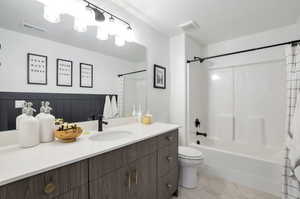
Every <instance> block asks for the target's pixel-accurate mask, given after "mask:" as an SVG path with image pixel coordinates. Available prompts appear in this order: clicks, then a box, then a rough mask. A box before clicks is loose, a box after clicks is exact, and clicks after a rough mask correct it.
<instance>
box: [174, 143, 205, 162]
mask: <svg viewBox="0 0 300 199" xmlns="http://www.w3.org/2000/svg"><path fill="white" fill-rule="evenodd" d="M178 156H179V157H180V158H185V159H193V160H200V159H203V158H204V157H203V154H202V153H201V152H200V151H198V150H196V149H193V148H191V147H185V146H180V147H179V149H178Z"/></svg>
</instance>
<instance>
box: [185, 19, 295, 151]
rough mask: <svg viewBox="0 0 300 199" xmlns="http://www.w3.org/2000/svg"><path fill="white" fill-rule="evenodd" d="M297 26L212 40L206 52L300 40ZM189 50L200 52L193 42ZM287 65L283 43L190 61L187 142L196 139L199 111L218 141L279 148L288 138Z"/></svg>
mask: <svg viewBox="0 0 300 199" xmlns="http://www.w3.org/2000/svg"><path fill="white" fill-rule="evenodd" d="M297 27H298V26H297V25H291V26H287V27H283V28H279V29H274V30H270V31H266V32H262V33H258V34H254V35H249V36H245V37H241V38H238V39H234V40H229V41H224V42H219V43H215V44H210V45H208V46H206V48H205V51H206V52H205V55H207V56H211V55H217V54H222V53H226V52H233V51H237V50H244V49H247V48H253V47H258V46H263V45H268V44H273V43H280V42H286V41H290V40H296V39H299V33H298V32H297ZM191 49H194V50H193V51H192V52H190V53H188V56H189V57H191V56H195V55H198V52H197V50H195V47H193V48H191ZM199 49H201V46H199ZM198 51H199V50H198ZM285 65H286V64H285V57H284V47H277V48H271V49H266V50H261V51H254V52H250V53H245V54H238V55H232V56H227V57H222V58H217V59H212V60H207V61H205V62H204V63H202V64H200V63H193V64H190V66H189V67H188V68H189V71H188V81H187V82H188V92H189V96H188V98H189V99H188V102H189V103H188V104H189V105H188V107H187V109H188V111H189V114H188V115H189V117H190V118H189V121H188V122H189V123H188V127H189V129H190V130H189V131H187V132H188V133H187V136H188V138H189V141H190V142H193V143H195V133H194V132H195V128H194V126H193V121H194V119H195V116H196V115H198V117H200V120H201V121H202V122H203V126H202V128H203V129H202V130H203V131H207V132H208V136H209V137H210V138H213V139H215V140H216V141H221V142H224V143H228V142H229V143H238V144H243V145H244V146H245V147H248V148H250V147H252V148H253V147H259V148H260V147H262V148H274V149H280V147H282V145H283V142H284V121H285V118H284V116H285V103H286V102H285V95H286V91H285V84H286V83H285V79H286V76H285ZM199 67H200V68H201V69H199ZM196 74H198V75H196ZM205 75H206V76H207V78H204V77H205ZM195 85H198V87H197V86H195ZM197 92H198V94H196V93H197ZM205 95H206V99H205ZM197 101H198V102H199V103H198V104H197V103H196V102H197ZM205 101H207V103H206V104H205ZM204 104H205V105H206V106H207V108H205V106H204ZM196 110H197V111H196ZM195 112H196V114H195Z"/></svg>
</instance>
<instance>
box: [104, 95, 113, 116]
mask: <svg viewBox="0 0 300 199" xmlns="http://www.w3.org/2000/svg"><path fill="white" fill-rule="evenodd" d="M103 118H104V119H109V118H112V111H111V102H110V98H109V96H108V95H106V97H105V103H104V110H103Z"/></svg>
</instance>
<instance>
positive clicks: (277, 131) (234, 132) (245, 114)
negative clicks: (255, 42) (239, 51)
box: [208, 61, 286, 150]
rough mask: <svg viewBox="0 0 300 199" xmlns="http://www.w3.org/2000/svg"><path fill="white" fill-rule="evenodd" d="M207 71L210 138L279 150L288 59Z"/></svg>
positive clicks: (283, 122)
mask: <svg viewBox="0 0 300 199" xmlns="http://www.w3.org/2000/svg"><path fill="white" fill-rule="evenodd" d="M208 74H209V80H208V102H209V103H208V110H209V111H208V121H209V123H208V132H209V136H210V138H213V139H215V140H216V141H219V142H223V143H231V142H235V143H238V144H244V146H245V147H251V148H264V147H268V148H276V149H278V150H280V148H281V147H282V144H283V140H284V125H285V96H286V89H285V78H286V75H285V62H284V61H270V62H264V63H256V64H249V65H240V66H234V67H228V68H225V69H210V70H209V71H208Z"/></svg>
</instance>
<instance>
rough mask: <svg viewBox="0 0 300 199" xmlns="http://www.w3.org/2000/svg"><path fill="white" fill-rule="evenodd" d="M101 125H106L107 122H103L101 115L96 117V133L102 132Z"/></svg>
mask: <svg viewBox="0 0 300 199" xmlns="http://www.w3.org/2000/svg"><path fill="white" fill-rule="evenodd" d="M103 124H105V125H108V122H106V121H103V115H99V117H98V131H103Z"/></svg>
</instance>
